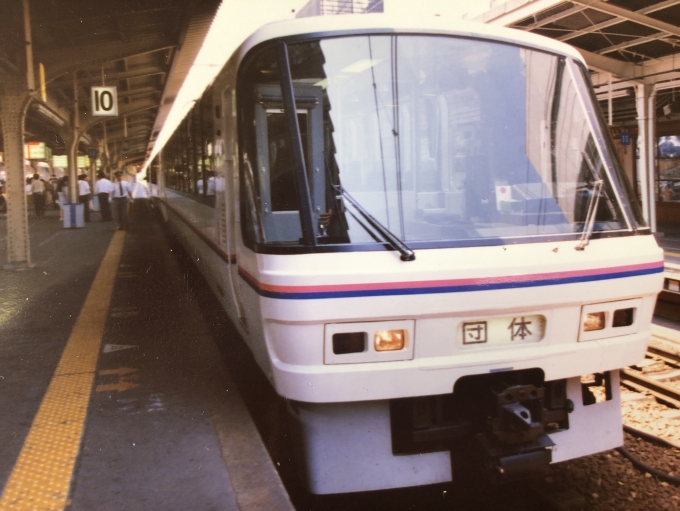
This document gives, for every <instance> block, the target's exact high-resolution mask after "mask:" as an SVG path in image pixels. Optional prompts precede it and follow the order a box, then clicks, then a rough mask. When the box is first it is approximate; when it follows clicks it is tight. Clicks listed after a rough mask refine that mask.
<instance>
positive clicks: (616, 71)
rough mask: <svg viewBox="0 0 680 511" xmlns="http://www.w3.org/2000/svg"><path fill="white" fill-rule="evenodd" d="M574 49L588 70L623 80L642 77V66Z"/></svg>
mask: <svg viewBox="0 0 680 511" xmlns="http://www.w3.org/2000/svg"><path fill="white" fill-rule="evenodd" d="M576 49H577V50H578V51H579V53H580V54H581V55H582V56H583V58H584V59H585V60H586V64H587V65H588V67H589V68H592V69H595V70H597V71H600V72H604V73H611V74H613V75H616V76H618V77H619V78H623V79H624V80H639V79H640V77H641V76H642V75H643V71H642V66H640V65H637V64H632V63H630V62H623V61H621V60H617V59H613V58H611V57H605V56H604V55H598V54H597V53H593V52H591V51H586V50H583V49H581V48H576Z"/></svg>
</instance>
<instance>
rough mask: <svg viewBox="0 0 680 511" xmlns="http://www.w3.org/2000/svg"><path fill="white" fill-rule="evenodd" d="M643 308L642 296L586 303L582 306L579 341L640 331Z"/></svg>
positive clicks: (620, 335)
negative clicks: (640, 316)
mask: <svg viewBox="0 0 680 511" xmlns="http://www.w3.org/2000/svg"><path fill="white" fill-rule="evenodd" d="M641 308H642V299H640V298H634V299H632V300H620V301H616V302H605V303H591V304H588V305H584V306H583V307H582V308H581V325H580V329H579V335H578V340H579V342H583V341H595V340H599V339H608V338H610V337H622V336H624V335H630V334H636V333H638V331H639V329H640V321H638V311H640V310H641Z"/></svg>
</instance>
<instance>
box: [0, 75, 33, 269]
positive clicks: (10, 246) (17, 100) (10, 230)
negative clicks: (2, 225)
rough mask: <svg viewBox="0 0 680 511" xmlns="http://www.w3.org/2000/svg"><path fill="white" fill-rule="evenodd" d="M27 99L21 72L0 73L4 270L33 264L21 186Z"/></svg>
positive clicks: (22, 187)
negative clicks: (4, 182)
mask: <svg viewBox="0 0 680 511" xmlns="http://www.w3.org/2000/svg"><path fill="white" fill-rule="evenodd" d="M29 102H30V94H29V92H28V90H27V89H26V80H25V78H24V77H23V76H17V75H8V74H3V75H0V124H2V137H3V140H4V146H5V151H4V156H5V170H6V174H7V262H6V264H5V265H4V268H5V269H7V270H19V269H25V268H29V267H31V266H32V265H31V249H30V248H31V247H30V239H29V235H28V215H27V212H26V193H25V190H24V188H25V184H26V183H25V181H24V119H25V116H26V109H27V108H28V104H29Z"/></svg>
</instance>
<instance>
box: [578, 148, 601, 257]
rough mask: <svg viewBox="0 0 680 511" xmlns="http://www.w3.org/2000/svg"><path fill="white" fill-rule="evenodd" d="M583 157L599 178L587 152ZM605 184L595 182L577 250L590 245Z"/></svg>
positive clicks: (582, 153)
mask: <svg viewBox="0 0 680 511" xmlns="http://www.w3.org/2000/svg"><path fill="white" fill-rule="evenodd" d="M581 155H582V156H583V159H584V160H585V161H586V163H587V164H588V167H589V168H590V171H591V172H592V173H593V177H595V178H598V177H599V175H598V173H597V172H596V171H595V165H594V164H593V162H592V160H591V159H590V156H588V155H587V154H586V153H585V152H581ZM603 184H604V181H603V180H602V179H597V180H596V181H593V188H592V194H591V195H590V199H589V200H588V212H587V213H586V219H585V222H584V224H583V234H581V241H580V242H579V244H578V245H577V246H576V247H575V248H576V250H585V248H586V245H588V242H589V241H590V237H591V236H592V234H593V227H594V226H595V217H596V216H597V206H598V205H599V203H600V191H601V190H602V185H603Z"/></svg>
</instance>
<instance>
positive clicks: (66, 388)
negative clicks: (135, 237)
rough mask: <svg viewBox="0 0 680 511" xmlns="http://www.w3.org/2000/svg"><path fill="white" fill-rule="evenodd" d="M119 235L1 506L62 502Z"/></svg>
mask: <svg viewBox="0 0 680 511" xmlns="http://www.w3.org/2000/svg"><path fill="white" fill-rule="evenodd" d="M124 239H125V232H123V231H117V232H116V233H115V234H114V236H113V239H112V240H111V243H110V244H109V248H108V250H107V251H106V255H105V256H104V260H103V261H102V263H101V266H100V267H99V271H98V272H97V276H96V277H95V279H94V282H93V283H92V287H91V288H90V291H89V293H88V295H87V298H86V299H85V304H84V305H83V308H82V310H81V311H80V315H79V316H78V319H77V320H76V324H75V326H74V327H73V331H72V332H71V336H70V337H69V339H68V342H67V343H66V347H65V348H64V353H63V354H62V356H61V359H60V360H59V364H58V365H57V369H56V370H55V372H54V375H53V377H52V380H51V381H50V384H49V386H48V388H47V392H46V393H45V397H43V400H42V403H41V404H40V408H39V409H38V413H37V414H36V416H35V419H33V424H32V426H31V429H30V431H29V433H28V436H27V437H26V441H25V442H24V446H23V448H22V449H21V453H20V454H19V458H18V459H17V462H16V465H15V466H14V470H13V471H12V473H11V475H10V477H9V480H8V481H7V485H6V486H5V490H4V492H3V494H2V497H1V498H0V511H10V510H11V511H23V510H31V511H47V510H61V509H64V506H65V505H66V499H67V497H68V493H69V487H70V485H71V477H72V475H73V466H74V464H75V462H76V458H77V457H78V451H79V449H80V442H81V438H82V434H83V427H84V425H85V417H86V415H87V407H88V404H89V401H90V394H91V393H92V384H93V382H94V376H95V370H96V366H97V358H98V355H99V347H100V344H101V339H102V334H103V333H104V323H105V321H106V315H107V312H108V309H109V302H110V300H111V294H112V292H113V284H114V280H115V278H116V271H117V268H118V264H119V261H120V255H121V253H122V251H123V241H124Z"/></svg>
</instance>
